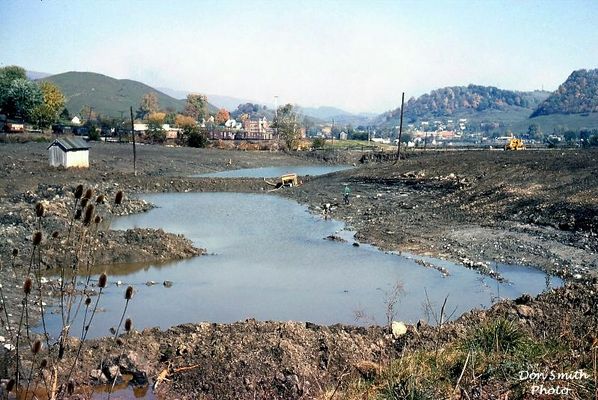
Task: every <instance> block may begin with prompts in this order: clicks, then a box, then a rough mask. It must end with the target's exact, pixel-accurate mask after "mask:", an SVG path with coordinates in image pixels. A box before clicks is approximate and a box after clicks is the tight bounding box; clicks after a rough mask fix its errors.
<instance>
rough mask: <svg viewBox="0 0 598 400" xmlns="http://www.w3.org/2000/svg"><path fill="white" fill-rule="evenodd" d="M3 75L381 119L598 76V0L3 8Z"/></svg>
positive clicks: (1, 2)
mask: <svg viewBox="0 0 598 400" xmlns="http://www.w3.org/2000/svg"><path fill="white" fill-rule="evenodd" d="M0 10H1V11H0V15H2V24H0V49H1V51H0V66H6V65H12V64H17V65H21V66H23V67H25V68H26V69H29V70H34V71H42V72H49V73H60V72H66V71H72V70H75V71H93V72H99V73H103V74H106V75H110V76H113V77H116V78H129V79H135V80H139V81H142V82H144V83H147V84H149V85H152V86H158V87H169V88H172V89H180V90H188V91H195V92H202V93H213V94H220V95H229V96H236V97H242V98H249V99H255V100H256V101H261V102H264V103H268V104H271V103H272V102H273V98H274V96H279V99H280V100H279V102H280V103H282V102H291V103H297V104H301V105H304V106H319V105H329V106H337V107H340V108H344V109H347V110H349V111H367V112H382V111H385V110H388V109H392V108H395V107H396V106H397V105H399V103H400V98H401V92H402V91H405V92H406V97H407V98H409V97H411V96H414V97H417V96H419V95H421V94H423V93H426V92H429V91H430V90H433V89H435V88H439V87H443V86H455V85H467V84H469V83H475V84H481V85H492V86H497V87H500V88H504V89H513V90H534V89H541V88H542V87H544V89H546V90H555V89H556V88H557V87H558V85H559V84H560V83H562V82H563V81H564V80H565V79H566V78H567V76H568V75H569V74H570V73H571V72H572V71H573V70H575V69H581V68H586V69H590V68H598V24H597V23H596V21H597V20H598V1H594V0H588V1H583V0H579V1H575V0H570V1H546V0H544V1H532V0H528V1H252V0H245V1H183V0H178V1H147V0H144V1H79V0H77V1H61V0H43V1H40V0H31V1H29V0H21V1H12V0H0Z"/></svg>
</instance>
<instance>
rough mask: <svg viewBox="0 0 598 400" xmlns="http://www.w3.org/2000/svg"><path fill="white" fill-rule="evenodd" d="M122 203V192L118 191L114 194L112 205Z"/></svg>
mask: <svg viewBox="0 0 598 400" xmlns="http://www.w3.org/2000/svg"><path fill="white" fill-rule="evenodd" d="M122 201H123V192H122V191H120V190H119V191H118V192H116V197H115V198H114V204H116V205H119V204H120V203H122Z"/></svg>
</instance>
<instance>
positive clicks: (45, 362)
mask: <svg viewBox="0 0 598 400" xmlns="http://www.w3.org/2000/svg"><path fill="white" fill-rule="evenodd" d="M47 366H48V359H46V358H44V359H43V360H41V361H40V363H39V367H40V368H41V369H44V368H46V367H47Z"/></svg>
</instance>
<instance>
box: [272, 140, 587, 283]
mask: <svg viewBox="0 0 598 400" xmlns="http://www.w3.org/2000/svg"><path fill="white" fill-rule="evenodd" d="M597 159H598V151H566V152H562V151H558V152H557V151H535V152H532V151H523V152H503V151H470V152H445V153H428V154H413V155H410V156H408V158H407V159H406V160H401V161H400V162H399V163H397V164H394V163H392V162H390V163H384V164H372V165H366V166H365V167H362V168H359V169H356V170H351V171H343V172H340V173H337V174H334V175H329V176H321V177H312V178H309V179H307V180H306V181H305V184H304V185H303V186H301V187H299V188H297V189H296V190H293V191H285V192H284V193H283V194H284V195H288V196H289V197H292V198H294V199H297V200H298V201H299V202H304V203H308V204H310V206H311V208H312V209H313V210H315V211H320V212H321V210H322V208H323V205H324V204H326V203H328V204H332V205H333V209H332V213H331V215H332V217H333V218H339V219H342V220H344V221H346V222H347V223H348V225H350V226H351V227H352V229H354V230H355V231H357V234H356V238H357V239H358V240H360V241H364V242H367V243H372V244H375V245H376V246H378V247H380V248H382V249H386V250H398V251H408V252H413V253H416V254H428V255H433V256H436V257H443V258H448V259H452V260H454V261H458V262H462V263H463V264H464V265H466V266H471V267H474V268H482V269H485V267H483V266H481V265H482V264H481V263H484V262H487V261H496V262H504V263H511V264H521V265H531V266H537V267H540V268H543V269H544V270H546V271H548V272H550V273H554V274H557V275H560V276H563V277H569V278H571V277H574V276H575V277H577V278H578V279H584V278H586V277H591V276H597V275H596V274H597V272H598V256H597V254H598V163H597V162H596V160H597ZM345 184H346V185H349V187H350V188H351V190H352V193H351V204H350V205H345V204H344V202H343V197H342V192H343V188H344V185H345ZM483 272H484V271H483Z"/></svg>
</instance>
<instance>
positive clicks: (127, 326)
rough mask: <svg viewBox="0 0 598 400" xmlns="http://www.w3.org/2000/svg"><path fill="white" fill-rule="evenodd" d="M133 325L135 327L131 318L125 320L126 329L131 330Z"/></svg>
mask: <svg viewBox="0 0 598 400" xmlns="http://www.w3.org/2000/svg"><path fill="white" fill-rule="evenodd" d="M132 327H133V321H131V318H127V320H126V321H125V331H126V332H131V328H132Z"/></svg>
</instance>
